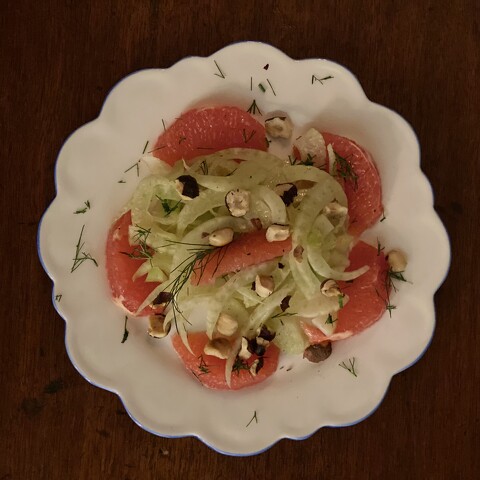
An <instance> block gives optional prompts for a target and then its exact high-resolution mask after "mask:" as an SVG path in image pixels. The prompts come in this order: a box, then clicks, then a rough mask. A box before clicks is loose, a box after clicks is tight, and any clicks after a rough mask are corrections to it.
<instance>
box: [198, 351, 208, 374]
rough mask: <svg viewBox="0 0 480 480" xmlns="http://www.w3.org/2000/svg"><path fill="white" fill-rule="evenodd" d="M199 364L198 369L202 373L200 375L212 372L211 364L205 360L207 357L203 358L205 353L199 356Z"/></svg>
mask: <svg viewBox="0 0 480 480" xmlns="http://www.w3.org/2000/svg"><path fill="white" fill-rule="evenodd" d="M198 360H199V362H200V363H199V364H198V367H197V368H198V370H199V371H200V373H199V374H198V375H206V374H207V373H210V369H209V368H208V367H209V365H207V363H206V362H205V359H204V358H203V355H199V356H198Z"/></svg>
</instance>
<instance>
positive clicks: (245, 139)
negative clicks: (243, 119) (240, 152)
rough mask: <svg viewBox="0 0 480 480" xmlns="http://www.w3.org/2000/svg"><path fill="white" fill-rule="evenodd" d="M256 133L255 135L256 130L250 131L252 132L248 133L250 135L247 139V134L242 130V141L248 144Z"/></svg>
mask: <svg viewBox="0 0 480 480" xmlns="http://www.w3.org/2000/svg"><path fill="white" fill-rule="evenodd" d="M256 133H257V131H256V130H252V131H251V132H250V135H249V136H248V137H247V132H246V131H245V129H243V130H242V134H243V141H244V142H245V143H248V142H249V141H250V140H251V139H252V138H253V136H254V135H255V134H256Z"/></svg>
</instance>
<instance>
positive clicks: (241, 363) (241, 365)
mask: <svg viewBox="0 0 480 480" xmlns="http://www.w3.org/2000/svg"><path fill="white" fill-rule="evenodd" d="M241 370H250V365H249V364H248V362H247V361H246V360H243V359H241V358H240V357H238V356H237V358H236V359H235V363H234V364H233V367H232V373H233V372H235V373H236V374H237V375H240V371H241Z"/></svg>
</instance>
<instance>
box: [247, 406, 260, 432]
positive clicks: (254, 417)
mask: <svg viewBox="0 0 480 480" xmlns="http://www.w3.org/2000/svg"><path fill="white" fill-rule="evenodd" d="M254 420H255V423H258V418H257V411H256V410H255V411H254V412H253V417H252V418H251V419H250V421H249V422H248V423H247V424H246V425H245V428H246V427H249V426H250V424H251V423H252V422H253V421H254Z"/></svg>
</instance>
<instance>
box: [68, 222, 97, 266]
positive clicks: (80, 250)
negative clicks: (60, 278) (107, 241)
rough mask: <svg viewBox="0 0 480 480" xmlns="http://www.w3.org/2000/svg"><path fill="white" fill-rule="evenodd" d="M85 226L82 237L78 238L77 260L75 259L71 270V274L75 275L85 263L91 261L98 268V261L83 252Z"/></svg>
mask: <svg viewBox="0 0 480 480" xmlns="http://www.w3.org/2000/svg"><path fill="white" fill-rule="evenodd" d="M84 228H85V225H83V227H82V230H81V231H80V236H79V237H78V242H77V245H76V246H75V258H74V259H73V265H72V268H71V270H70V273H73V272H74V271H75V270H76V269H77V268H78V267H79V266H80V265H81V264H82V263H83V262H85V261H87V260H90V261H91V262H93V263H94V264H95V266H96V267H98V263H97V261H96V260H95V259H94V258H93V257H92V256H91V255H90V254H89V253H86V252H84V251H83V246H84V245H85V242H82V236H83V230H84Z"/></svg>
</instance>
